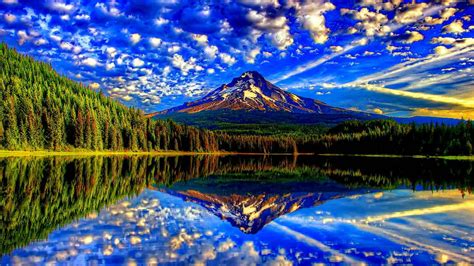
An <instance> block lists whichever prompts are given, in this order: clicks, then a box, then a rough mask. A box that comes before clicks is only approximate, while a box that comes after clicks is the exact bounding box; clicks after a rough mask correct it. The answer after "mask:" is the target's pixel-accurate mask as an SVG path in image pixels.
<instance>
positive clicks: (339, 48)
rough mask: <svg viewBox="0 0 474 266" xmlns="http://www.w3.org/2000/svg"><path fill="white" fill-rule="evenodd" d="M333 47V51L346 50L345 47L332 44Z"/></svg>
mask: <svg viewBox="0 0 474 266" xmlns="http://www.w3.org/2000/svg"><path fill="white" fill-rule="evenodd" d="M329 48H330V49H331V51H332V52H333V53H339V52H341V51H342V50H344V48H342V46H331V47H329Z"/></svg>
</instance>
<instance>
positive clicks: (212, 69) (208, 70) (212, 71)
mask: <svg viewBox="0 0 474 266" xmlns="http://www.w3.org/2000/svg"><path fill="white" fill-rule="evenodd" d="M206 72H207V73H208V74H214V73H215V72H216V71H215V70H214V68H208V69H207V70H206Z"/></svg>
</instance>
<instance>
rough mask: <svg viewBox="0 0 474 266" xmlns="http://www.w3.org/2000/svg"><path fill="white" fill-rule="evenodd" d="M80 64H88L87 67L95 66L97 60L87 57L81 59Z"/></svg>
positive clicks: (97, 63)
mask: <svg viewBox="0 0 474 266" xmlns="http://www.w3.org/2000/svg"><path fill="white" fill-rule="evenodd" d="M81 65H84V66H89V67H96V66H98V65H99V61H97V59H95V58H92V57H87V58H84V59H82V60H81Z"/></svg>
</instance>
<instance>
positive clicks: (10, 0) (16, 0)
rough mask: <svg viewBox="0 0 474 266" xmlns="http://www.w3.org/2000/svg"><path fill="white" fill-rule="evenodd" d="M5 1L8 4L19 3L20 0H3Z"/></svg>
mask: <svg viewBox="0 0 474 266" xmlns="http://www.w3.org/2000/svg"><path fill="white" fill-rule="evenodd" d="M3 3H4V4H7V5H13V4H18V0H3Z"/></svg>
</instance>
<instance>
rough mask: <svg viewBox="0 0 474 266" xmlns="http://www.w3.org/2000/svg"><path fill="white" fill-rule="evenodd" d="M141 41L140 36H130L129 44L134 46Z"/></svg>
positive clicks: (134, 34) (135, 34) (136, 34)
mask: <svg viewBox="0 0 474 266" xmlns="http://www.w3.org/2000/svg"><path fill="white" fill-rule="evenodd" d="M141 39H142V36H141V35H140V34H138V33H133V34H130V42H131V43H132V44H133V45H135V44H137V43H138V42H139V41H140V40H141Z"/></svg>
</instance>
